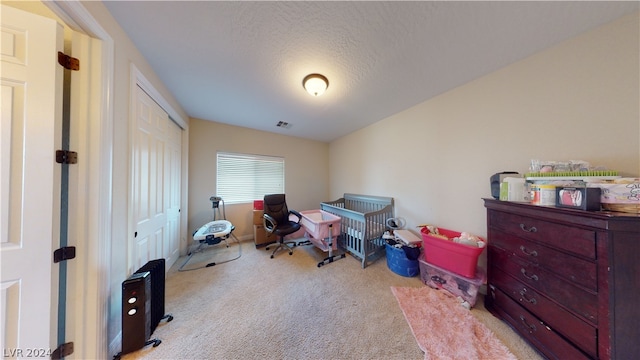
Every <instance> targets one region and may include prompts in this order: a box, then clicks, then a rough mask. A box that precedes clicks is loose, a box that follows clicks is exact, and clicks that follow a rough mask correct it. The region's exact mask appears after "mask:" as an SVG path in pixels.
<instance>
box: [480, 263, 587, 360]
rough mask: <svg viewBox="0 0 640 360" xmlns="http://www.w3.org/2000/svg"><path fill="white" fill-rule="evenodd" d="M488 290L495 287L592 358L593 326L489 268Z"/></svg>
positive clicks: (496, 270)
mask: <svg viewBox="0 0 640 360" xmlns="http://www.w3.org/2000/svg"><path fill="white" fill-rule="evenodd" d="M491 274H492V276H491V279H490V280H489V288H492V287H495V288H498V289H500V290H501V291H503V292H504V293H506V294H507V295H509V296H510V297H511V298H512V299H513V300H515V301H517V302H518V303H519V304H520V305H521V306H523V307H524V308H525V309H527V310H529V311H530V312H531V313H532V314H534V315H535V316H537V317H538V318H540V319H541V320H542V321H544V322H545V323H547V324H548V325H549V326H550V327H551V328H552V329H553V330H555V331H557V332H558V333H560V334H562V335H564V336H565V337H566V338H568V339H569V340H571V341H572V342H573V343H575V344H576V345H577V346H578V347H580V348H581V349H582V350H583V351H585V352H586V353H588V354H589V355H591V356H593V357H596V354H597V353H598V338H597V331H596V329H595V327H593V326H591V325H589V324H587V323H586V322H584V321H583V320H581V319H579V318H577V317H576V316H575V315H573V314H571V313H569V312H568V311H567V310H565V309H563V308H562V307H560V306H558V304H556V303H555V302H553V301H551V300H549V299H548V298H547V297H545V296H544V295H541V294H540V293H538V292H537V291H535V290H534V289H533V288H531V287H529V286H526V285H525V284H523V283H521V282H520V281H518V280H516V279H514V278H513V277H511V276H509V275H507V274H506V273H505V272H503V271H501V270H499V269H493V271H492V273H491Z"/></svg>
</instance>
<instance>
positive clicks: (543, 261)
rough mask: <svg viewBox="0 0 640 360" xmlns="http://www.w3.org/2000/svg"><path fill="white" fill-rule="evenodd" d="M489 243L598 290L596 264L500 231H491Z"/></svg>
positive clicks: (569, 279)
mask: <svg viewBox="0 0 640 360" xmlns="http://www.w3.org/2000/svg"><path fill="white" fill-rule="evenodd" d="M490 238H491V243H492V244H493V245H496V246H499V247H501V248H503V249H505V250H507V251H508V252H510V253H512V254H514V255H516V256H518V257H521V258H523V259H524V260H526V261H529V262H531V263H533V264H536V265H540V266H541V267H543V268H545V269H548V270H549V271H551V272H554V273H556V274H557V275H558V276H560V277H563V278H565V279H567V280H568V281H570V282H574V283H576V284H578V285H580V286H583V287H585V288H587V289H591V290H593V291H597V290H598V283H597V265H596V263H595V262H592V261H588V260H584V259H581V258H578V257H575V256H571V255H569V254H566V253H563V252H560V251H557V250H554V249H553V248H550V247H547V246H544V245H541V244H539V243H536V242H533V241H529V240H526V239H523V238H521V237H518V236H513V235H510V234H507V233H505V232H502V231H496V230H493V231H492V232H491V236H490Z"/></svg>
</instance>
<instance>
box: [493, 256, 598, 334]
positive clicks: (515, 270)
mask: <svg viewBox="0 0 640 360" xmlns="http://www.w3.org/2000/svg"><path fill="white" fill-rule="evenodd" d="M488 251H489V253H488V256H489V262H490V264H491V266H492V267H497V268H499V269H502V270H503V271H504V272H505V273H507V274H509V275H511V276H513V277H514V278H516V279H518V280H519V281H520V282H522V283H523V284H525V285H527V286H529V287H531V288H533V289H535V290H537V291H538V292H540V293H543V294H545V295H546V296H547V297H548V298H549V299H551V300H553V301H555V302H557V303H558V304H560V305H562V306H564V307H565V308H566V309H567V310H569V311H571V312H573V313H575V314H576V315H578V316H581V317H584V318H585V319H586V320H587V321H589V322H590V323H592V324H594V325H597V322H598V306H597V304H598V299H597V296H596V294H595V293H593V292H590V291H587V290H585V289H582V288H579V287H577V286H575V285H573V284H572V283H569V282H567V281H566V280H563V279H562V278H559V277H557V276H556V275H555V274H553V273H552V272H550V271H547V270H545V269H544V268H541V267H539V266H537V265H534V264H532V263H530V262H527V261H524V260H522V259H521V258H519V257H517V256H515V255H513V254H511V253H508V252H507V251H505V250H503V249H501V248H499V247H496V246H494V245H489V248H488ZM489 280H491V279H489Z"/></svg>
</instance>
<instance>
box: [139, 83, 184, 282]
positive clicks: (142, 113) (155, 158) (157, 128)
mask: <svg viewBox="0 0 640 360" xmlns="http://www.w3.org/2000/svg"><path fill="white" fill-rule="evenodd" d="M135 104H136V131H135V138H134V154H133V162H134V170H133V171H134V174H133V176H134V178H133V182H134V191H133V201H134V205H133V211H134V217H135V233H134V238H135V245H134V250H133V251H134V256H133V259H134V261H133V264H132V265H133V268H132V269H130V270H131V271H135V270H136V269H137V268H139V267H141V266H142V265H144V264H145V263H146V262H147V261H149V260H154V259H158V258H165V259H166V260H167V267H169V266H171V264H173V262H175V260H177V256H178V253H179V242H180V241H179V237H180V234H179V224H180V221H179V217H180V215H179V211H180V208H179V202H180V177H179V171H180V170H179V167H180V151H181V150H180V149H181V144H180V140H179V139H181V130H180V128H178V126H177V125H176V124H175V123H173V121H171V119H170V118H169V115H168V114H167V113H166V112H165V111H164V110H163V109H162V108H161V107H160V106H159V105H158V104H157V103H156V102H155V101H153V99H152V98H151V97H149V95H148V94H147V93H146V92H144V90H142V89H141V88H140V87H136V101H135ZM176 134H177V135H176ZM176 137H177V139H178V140H176ZM176 141H178V142H177V143H176ZM176 149H177V151H178V153H177V154H175V152H176ZM176 158H177V161H176ZM176 162H177V167H178V170H177V171H178V175H176V174H174V172H175V166H176V165H175V164H176ZM175 192H177V194H176V193H175Z"/></svg>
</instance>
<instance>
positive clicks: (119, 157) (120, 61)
mask: <svg viewBox="0 0 640 360" xmlns="http://www.w3.org/2000/svg"><path fill="white" fill-rule="evenodd" d="M83 5H84V6H85V8H86V9H87V10H88V11H89V12H90V13H91V15H92V16H93V17H94V18H95V19H96V20H97V21H98V22H99V23H100V25H101V26H102V27H103V28H104V29H105V30H106V31H107V32H108V33H109V35H110V36H111V38H112V39H113V41H114V48H115V49H114V53H115V57H114V62H115V65H114V81H113V84H112V85H113V132H114V136H113V140H114V144H113V145H114V146H113V174H114V176H113V203H112V209H113V226H112V230H111V231H112V241H111V264H110V268H109V271H110V280H111V285H110V289H111V292H110V296H109V302H108V324H109V326H108V327H109V329H108V340H107V342H108V344H110V345H112V346H113V345H116V346H118V345H119V344H117V343H116V344H113V343H112V342H113V341H114V340H115V339H117V336H118V334H119V333H120V331H121V302H122V295H121V290H120V289H121V284H122V281H124V280H125V279H126V278H127V276H129V274H128V269H127V262H128V242H129V241H130V240H131V239H132V238H133V236H132V234H129V232H128V229H129V228H130V227H129V220H130V219H131V215H130V212H129V202H128V199H129V195H128V194H129V190H130V183H129V178H130V166H131V163H130V157H129V152H130V149H131V144H130V130H131V125H130V122H129V118H130V109H129V106H130V99H131V94H130V86H131V64H134V65H135V66H136V67H137V68H138V70H139V71H140V72H141V73H142V74H143V75H144V77H145V78H146V79H147V80H149V82H151V83H152V84H153V86H154V87H155V89H156V90H157V91H158V92H159V93H160V94H161V95H162V97H163V98H164V99H165V100H166V101H167V102H168V103H169V104H170V106H171V107H172V108H173V109H174V110H175V111H176V112H177V113H178V114H179V115H180V116H181V117H182V118H183V119H184V120H185V121H187V120H188V116H187V115H186V113H185V112H184V111H183V110H182V108H181V106H180V105H179V104H178V103H177V101H175V99H174V98H173V96H172V95H171V93H170V92H169V91H167V89H166V88H165V87H164V85H163V84H162V82H161V81H160V79H159V78H158V76H157V75H156V74H155V73H154V71H153V70H152V69H151V66H150V65H149V64H148V62H147V61H146V60H145V59H144V57H143V56H142V54H141V53H140V52H139V51H138V49H137V48H136V47H135V45H134V44H133V42H132V41H131V40H130V39H129V37H128V36H127V35H126V34H125V33H124V31H123V30H122V28H120V26H119V25H118V24H117V22H116V21H115V20H114V19H113V17H111V14H110V13H109V11H108V10H107V9H106V8H105V6H104V5H103V4H102V3H101V2H93V1H87V2H83ZM185 138H186V140H187V141H188V137H183V141H185V140H184V139H185ZM183 232H184V233H185V235H184V237H185V238H186V229H183ZM113 350H114V349H111V351H112V352H113ZM117 350H119V349H117Z"/></svg>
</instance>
